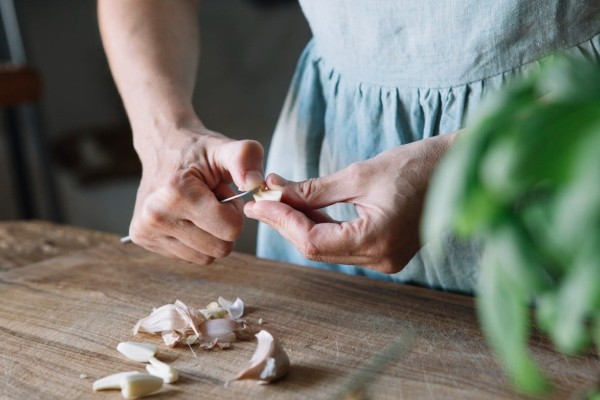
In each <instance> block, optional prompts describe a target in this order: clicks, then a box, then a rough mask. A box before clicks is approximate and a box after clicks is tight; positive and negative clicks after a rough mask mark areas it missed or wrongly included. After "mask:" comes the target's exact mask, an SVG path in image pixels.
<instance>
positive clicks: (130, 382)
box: [120, 373, 163, 399]
mask: <svg viewBox="0 0 600 400" xmlns="http://www.w3.org/2000/svg"><path fill="white" fill-rule="evenodd" d="M120 384H121V396H123V397H124V398H126V399H135V398H137V397H142V396H147V395H149V394H152V393H155V392H157V391H159V390H160V389H161V388H162V386H163V380H162V378H159V377H157V376H154V375H150V374H142V373H140V374H135V375H128V376H125V377H123V378H121V382H120Z"/></svg>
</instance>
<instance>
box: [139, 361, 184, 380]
mask: <svg viewBox="0 0 600 400" xmlns="http://www.w3.org/2000/svg"><path fill="white" fill-rule="evenodd" d="M148 361H149V362H150V364H148V365H146V370H147V371H148V373H149V374H150V375H154V376H158V377H159V378H162V380H163V381H164V382H165V383H173V382H176V381H177V379H179V372H178V371H177V370H176V369H175V368H173V367H171V366H170V365H169V364H166V363H164V362H162V361H160V360H159V359H157V358H155V357H152V358H150V360H148Z"/></svg>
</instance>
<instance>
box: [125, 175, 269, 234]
mask: <svg viewBox="0 0 600 400" xmlns="http://www.w3.org/2000/svg"><path fill="white" fill-rule="evenodd" d="M259 189H260V186H259V187H257V188H254V189H252V190H248V191H247V192H242V193H238V194H236V195H235V196H231V197H228V198H226V199H223V200H221V203H227V202H228V201H231V200H235V199H239V198H240V197H244V196H246V195H248V194H254V193H256V191H257V190H259ZM121 243H122V244H127V243H131V238H130V237H129V235H127V236H123V237H122V238H121Z"/></svg>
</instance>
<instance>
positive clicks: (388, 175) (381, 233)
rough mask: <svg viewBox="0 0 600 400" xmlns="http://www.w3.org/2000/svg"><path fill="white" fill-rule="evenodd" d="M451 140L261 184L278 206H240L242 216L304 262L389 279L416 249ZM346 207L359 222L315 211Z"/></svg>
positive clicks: (433, 141) (415, 145)
mask: <svg viewBox="0 0 600 400" xmlns="http://www.w3.org/2000/svg"><path fill="white" fill-rule="evenodd" d="M454 136H455V135H454V134H451V135H444V136H438V137H435V138H432V139H426V140H422V141H419V142H414V143H411V144H408V145H404V146H399V147H396V148H394V149H391V150H388V151H386V152H383V153H381V154H379V155H378V156H377V157H374V158H372V159H370V160H367V161H361V162H357V163H354V164H352V165H350V166H348V167H347V168H345V169H343V170H341V171H339V172H336V173H334V174H332V175H329V176H324V177H321V178H313V179H309V180H306V181H303V182H291V181H286V180H285V179H283V178H282V177H280V176H278V175H274V174H272V175H270V176H269V177H268V178H267V186H268V187H272V188H274V187H281V188H282V190H283V197H282V202H281V203H277V202H272V201H260V202H249V203H246V205H245V208H244V212H245V214H246V216H248V217H250V218H254V219H257V220H259V221H261V222H264V223H265V224H268V225H270V226H271V227H272V228H274V229H275V230H277V231H278V232H279V233H280V234H281V235H282V236H283V237H284V238H286V239H287V240H289V241H290V242H291V243H292V244H294V246H295V247H296V248H297V249H298V251H300V252H301V253H302V254H303V255H304V256H305V257H306V258H307V259H309V260H313V261H320V262H327V263H334V264H353V265H361V266H365V267H368V268H371V269H374V270H377V271H379V272H383V273H387V274H390V273H395V272H398V271H400V270H402V268H404V267H405V266H406V264H407V263H408V262H409V261H410V259H411V258H412V257H413V256H414V255H415V254H416V252H417V251H418V250H419V248H420V240H419V222H420V217H421V211H422V209H423V201H424V197H425V192H426V189H427V184H428V182H429V178H430V177H431V174H432V173H433V169H434V167H435V165H436V164H437V161H438V160H439V159H440V158H441V156H442V155H443V154H444V153H445V152H446V151H447V149H448V148H449V147H450V145H451V143H452V141H453V138H454ZM335 203H352V204H354V206H355V208H356V211H357V213H358V218H356V219H354V220H352V221H341V222H338V221H334V220H332V219H331V218H329V217H328V216H327V215H326V214H325V213H324V212H322V211H319V209H320V208H323V207H327V206H330V205H332V204H335Z"/></svg>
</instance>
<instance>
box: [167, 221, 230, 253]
mask: <svg viewBox="0 0 600 400" xmlns="http://www.w3.org/2000/svg"><path fill="white" fill-rule="evenodd" d="M165 232H166V233H167V235H168V236H171V237H173V238H175V239H177V240H179V241H180V242H181V243H183V244H184V245H186V246H187V247H189V248H191V249H193V250H195V251H197V252H198V253H201V254H205V255H207V256H210V257H214V258H223V257H226V256H228V255H229V254H230V253H231V251H232V250H233V245H234V242H232V241H231V242H230V241H225V240H221V239H219V238H217V237H215V236H213V235H211V234H210V233H208V232H206V231H204V230H202V229H200V228H198V227H197V226H196V225H195V224H194V223H192V222H191V221H186V220H180V221H177V222H176V223H173V224H170V225H169V226H168V227H167V228H166V229H165Z"/></svg>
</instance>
